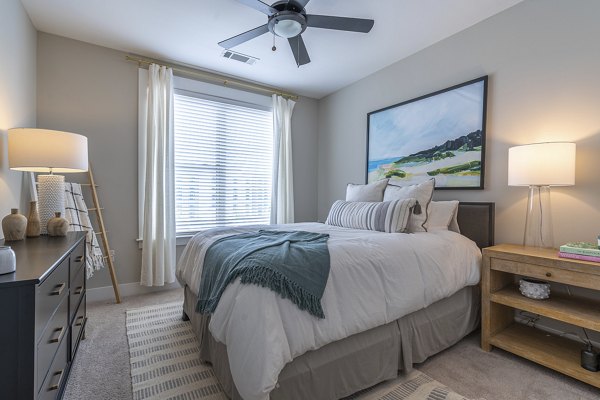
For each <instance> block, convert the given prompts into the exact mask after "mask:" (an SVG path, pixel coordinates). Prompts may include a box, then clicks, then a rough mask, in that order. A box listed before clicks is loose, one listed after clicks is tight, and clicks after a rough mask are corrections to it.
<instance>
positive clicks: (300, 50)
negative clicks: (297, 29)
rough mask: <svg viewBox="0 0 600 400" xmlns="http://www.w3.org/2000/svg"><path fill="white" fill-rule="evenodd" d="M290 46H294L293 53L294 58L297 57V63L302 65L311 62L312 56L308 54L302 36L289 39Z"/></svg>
mask: <svg viewBox="0 0 600 400" xmlns="http://www.w3.org/2000/svg"><path fill="white" fill-rule="evenodd" d="M288 42H289V44H290V47H291V48H292V53H294V58H295V59H296V65H297V66H301V65H304V64H308V63H309V62H310V57H309V56H308V51H307V50H306V46H305V45H304V40H302V36H300V35H298V36H294V37H291V38H289V39H288Z"/></svg>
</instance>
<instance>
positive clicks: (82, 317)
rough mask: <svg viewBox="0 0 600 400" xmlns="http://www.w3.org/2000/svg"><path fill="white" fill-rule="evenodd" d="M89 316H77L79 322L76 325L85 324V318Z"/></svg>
mask: <svg viewBox="0 0 600 400" xmlns="http://www.w3.org/2000/svg"><path fill="white" fill-rule="evenodd" d="M86 319H87V318H86V317H84V316H83V315H82V316H81V317H78V318H77V322H76V323H75V326H82V325H83V324H85V320H86Z"/></svg>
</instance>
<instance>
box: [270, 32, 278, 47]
mask: <svg viewBox="0 0 600 400" xmlns="http://www.w3.org/2000/svg"><path fill="white" fill-rule="evenodd" d="M271 50H273V51H275V50H277V47H276V46H275V34H273V47H271Z"/></svg>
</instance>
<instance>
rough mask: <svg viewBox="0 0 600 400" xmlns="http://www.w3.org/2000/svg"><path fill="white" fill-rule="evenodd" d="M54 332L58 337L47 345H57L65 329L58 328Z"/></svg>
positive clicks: (62, 327)
mask: <svg viewBox="0 0 600 400" xmlns="http://www.w3.org/2000/svg"><path fill="white" fill-rule="evenodd" d="M55 332H58V337H56V338H54V339H50V340H48V343H58V342H60V340H61V339H62V337H63V335H64V334H65V327H64V326H61V327H60V328H58V329H56V330H55Z"/></svg>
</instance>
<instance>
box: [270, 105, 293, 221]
mask: <svg viewBox="0 0 600 400" xmlns="http://www.w3.org/2000/svg"><path fill="white" fill-rule="evenodd" d="M294 105H296V102H295V101H292V100H288V99H285V98H283V97H281V96H278V95H275V94H274V95H273V135H274V140H273V151H274V156H273V193H272V197H271V199H272V200H271V223H273V224H290V223H292V222H294V176H293V168H292V112H293V111H294Z"/></svg>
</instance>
